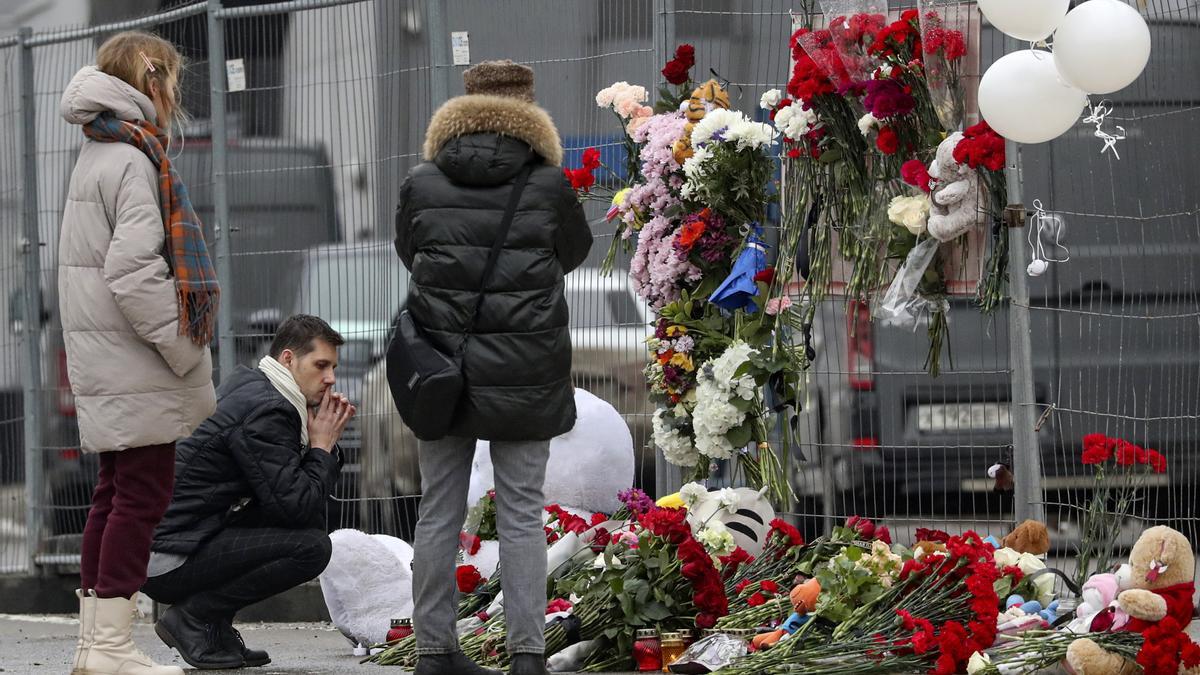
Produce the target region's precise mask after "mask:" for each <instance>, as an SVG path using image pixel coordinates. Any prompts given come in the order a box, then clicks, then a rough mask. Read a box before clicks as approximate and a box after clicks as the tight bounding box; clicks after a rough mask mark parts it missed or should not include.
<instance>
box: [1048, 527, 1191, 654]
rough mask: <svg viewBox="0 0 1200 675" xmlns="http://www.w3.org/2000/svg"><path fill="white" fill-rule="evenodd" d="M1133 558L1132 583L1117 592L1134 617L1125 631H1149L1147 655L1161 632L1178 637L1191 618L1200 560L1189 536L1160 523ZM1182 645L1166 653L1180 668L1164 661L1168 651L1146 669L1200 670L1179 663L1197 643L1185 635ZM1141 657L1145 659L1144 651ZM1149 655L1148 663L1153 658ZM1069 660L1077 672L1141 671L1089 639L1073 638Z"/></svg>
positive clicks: (1159, 643) (1147, 534)
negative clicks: (1125, 588) (1194, 551)
mask: <svg viewBox="0 0 1200 675" xmlns="http://www.w3.org/2000/svg"><path fill="white" fill-rule="evenodd" d="M1129 563H1130V566H1131V568H1132V574H1131V576H1130V585H1131V588H1130V589H1129V590H1127V591H1124V592H1123V593H1121V595H1120V596H1118V598H1117V603H1118V604H1119V605H1120V607H1121V610H1122V611H1124V612H1125V613H1127V614H1129V616H1130V620H1129V623H1128V624H1126V625H1125V627H1124V629H1123V630H1129V631H1136V632H1139V633H1142V634H1143V635H1147V638H1148V639H1147V640H1146V644H1145V645H1143V647H1142V650H1143V655H1148V654H1147V651H1146V650H1147V649H1150V650H1159V651H1161V650H1162V648H1163V640H1162V638H1163V637H1164V636H1162V635H1158V633H1159V632H1161V631H1162V630H1163V628H1164V627H1167V628H1168V629H1169V630H1170V631H1173V632H1174V633H1175V635H1172V636H1165V637H1172V638H1176V637H1180V636H1179V635H1178V634H1179V633H1180V632H1182V631H1184V630H1186V629H1187V626H1188V624H1189V623H1190V622H1191V620H1192V611H1193V609H1194V606H1193V604H1192V594H1193V593H1194V592H1195V581H1194V580H1195V573H1196V559H1195V556H1194V555H1193V554H1192V545H1191V542H1189V541H1188V539H1187V537H1185V536H1183V535H1182V534H1180V533H1179V532H1177V531H1175V530H1172V529H1171V528H1169V527H1164V526H1161V525H1160V526H1158V527H1152V528H1150V529H1148V530H1146V531H1145V532H1143V533H1142V536H1141V537H1139V538H1138V540H1137V543H1135V544H1134V545H1133V550H1132V551H1130V554H1129ZM1160 622H1166V623H1163V624H1160ZM1151 633H1154V634H1155V635H1154V637H1151V635H1150V634H1151ZM1179 644H1180V645H1181V647H1173V651H1174V653H1172V654H1169V655H1166V658H1167V659H1168V661H1169V662H1170V664H1171V665H1174V664H1175V663H1179V665H1178V666H1177V667H1174V668H1173V667H1170V666H1164V665H1163V663H1162V661H1163V655H1154V658H1153V659H1152V660H1153V661H1154V662H1155V664H1156V667H1153V668H1148V669H1146V672H1147V673H1148V674H1149V673H1151V672H1154V673H1163V672H1168V671H1177V672H1179V673H1181V674H1182V673H1186V674H1188V675H1200V666H1196V667H1192V668H1188V667H1187V666H1185V665H1184V664H1183V663H1180V653H1179V652H1180V651H1182V652H1183V660H1192V659H1190V658H1189V654H1191V655H1193V656H1194V654H1195V653H1196V652H1195V650H1196V647H1195V646H1190V647H1189V646H1186V645H1191V641H1190V639H1188V638H1187V637H1186V635H1184V636H1182V639H1181V640H1180V642H1179ZM1139 660H1143V659H1142V657H1141V656H1139ZM1146 660H1147V661H1148V662H1149V661H1150V660H1151V659H1146ZM1067 665H1068V666H1070V669H1071V671H1072V672H1074V673H1075V675H1132V673H1136V672H1139V671H1141V670H1142V668H1140V667H1139V665H1138V664H1137V663H1134V662H1133V661H1130V660H1128V659H1126V658H1124V657H1122V656H1120V655H1118V654H1113V653H1111V652H1108V651H1106V650H1105V649H1104V648H1103V647H1101V646H1100V645H1098V644H1096V643H1095V642H1094V641H1092V640H1090V639H1088V638H1080V639H1078V640H1075V641H1074V642H1072V643H1071V646H1070V648H1069V649H1068V650H1067ZM1164 668H1165V670H1164Z"/></svg>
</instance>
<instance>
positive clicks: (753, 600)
mask: <svg viewBox="0 0 1200 675" xmlns="http://www.w3.org/2000/svg"><path fill="white" fill-rule="evenodd" d="M746 604H747V605H750V606H751V607H759V606H761V605H765V604H767V599H766V597H764V596H763V594H762V593H755V594H753V595H751V596H750V597H749V598H747V599H746Z"/></svg>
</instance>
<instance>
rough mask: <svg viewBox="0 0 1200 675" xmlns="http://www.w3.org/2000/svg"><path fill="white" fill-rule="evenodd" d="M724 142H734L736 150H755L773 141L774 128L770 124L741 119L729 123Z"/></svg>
mask: <svg viewBox="0 0 1200 675" xmlns="http://www.w3.org/2000/svg"><path fill="white" fill-rule="evenodd" d="M725 142H727V143H734V144H735V145H737V149H738V150H757V149H759V148H763V147H767V146H770V145H771V144H773V143H774V142H775V130H774V129H773V128H771V125H770V124H762V123H760V122H751V121H750V120H742V121H740V122H736V123H734V124H731V125H729V129H728V130H726V132H725Z"/></svg>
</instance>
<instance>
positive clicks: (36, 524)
mask: <svg viewBox="0 0 1200 675" xmlns="http://www.w3.org/2000/svg"><path fill="white" fill-rule="evenodd" d="M32 37H33V29H31V28H28V27H26V28H22V29H21V31H20V34H19V36H18V40H19V43H20V45H21V47H20V49H21V52H20V62H19V63H20V76H19V77H20V86H21V159H22V175H23V182H22V191H23V195H22V196H23V197H24V200H23V203H22V222H23V225H24V236H22V237H21V243H20V248H21V253H22V255H23V256H24V261H25V264H24V267H25V280H24V286H25V288H24V291H25V293H24V295H25V297H24V316H25V321H24V325H23V326H22V331H21V338H22V340H23V341H24V347H25V350H24V354H23V358H22V359H21V361H22V363H21V366H22V367H21V371H22V372H21V375H22V380H23V383H24V386H23V393H24V416H25V419H24V424H25V542H26V547H27V548H26V555H27V556H28V565H29V572H30V573H36V572H37V571H38V568H37V554H38V549H39V548H40V547H41V543H42V496H43V495H42V492H43V488H44V486H43V485H42V452H43V448H42V384H43V383H42V242H41V233H40V231H39V229H40V228H39V227H38V176H37V114H36V112H35V105H36V100H35V98H34V90H33V47H31V46H30V45H29V44H28V42H29V39H30V38H32Z"/></svg>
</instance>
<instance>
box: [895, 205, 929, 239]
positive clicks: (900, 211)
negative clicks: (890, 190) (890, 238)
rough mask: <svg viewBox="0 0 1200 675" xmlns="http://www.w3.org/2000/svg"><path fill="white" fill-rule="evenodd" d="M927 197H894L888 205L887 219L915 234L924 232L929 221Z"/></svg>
mask: <svg viewBox="0 0 1200 675" xmlns="http://www.w3.org/2000/svg"><path fill="white" fill-rule="evenodd" d="M929 206H930V203H929V197H926V196H924V195H922V196H920V197H903V196H901V197H895V198H893V199H892V201H891V203H890V204H889V205H888V219H889V220H891V221H892V222H893V223H895V224H897V225H902V226H903V227H904V229H906V230H908V231H909V232H912V233H913V234H915V235H920V234H923V233H924V232H925V225H926V223H927V222H928V221H929Z"/></svg>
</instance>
